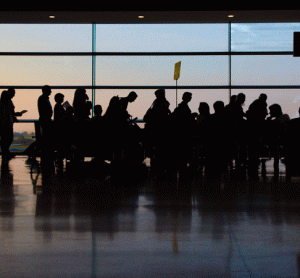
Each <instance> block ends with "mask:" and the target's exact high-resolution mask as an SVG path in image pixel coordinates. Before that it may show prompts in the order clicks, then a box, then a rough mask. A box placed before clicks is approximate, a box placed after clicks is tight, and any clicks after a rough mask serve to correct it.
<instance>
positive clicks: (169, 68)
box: [96, 56, 228, 86]
mask: <svg viewBox="0 0 300 278" xmlns="http://www.w3.org/2000/svg"><path fill="white" fill-rule="evenodd" d="M179 61H181V70H180V77H179V79H178V81H177V82H178V85H228V57H227V56H193V57H191V56H139V57H138V56H125V57H120V56H109V57H97V59H96V85H141V86H143V85H145V86H146V85H149V86H151V85H152V86H166V85H171V86H172V85H173V86H174V85H176V81H175V80H174V67H175V63H177V62H179Z"/></svg>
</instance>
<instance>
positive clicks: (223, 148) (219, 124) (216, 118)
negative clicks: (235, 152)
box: [205, 100, 228, 175]
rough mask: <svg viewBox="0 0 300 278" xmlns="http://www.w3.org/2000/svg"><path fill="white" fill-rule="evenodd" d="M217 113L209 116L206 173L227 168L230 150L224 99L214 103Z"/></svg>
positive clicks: (218, 172) (210, 173)
mask: <svg viewBox="0 0 300 278" xmlns="http://www.w3.org/2000/svg"><path fill="white" fill-rule="evenodd" d="M213 107H214V110H215V113H214V114H212V115H211V116H210V118H209V124H208V125H209V126H208V129H207V153H206V154H207V157H206V171H205V172H206V174H207V175H213V174H220V173H221V171H224V170H225V166H226V162H227V155H228V153H227V151H228V137H227V135H228V132H227V129H226V118H225V106H224V102H223V101H220V100H219V101H216V102H215V103H214V105H213Z"/></svg>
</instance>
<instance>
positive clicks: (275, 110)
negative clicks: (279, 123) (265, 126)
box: [269, 103, 282, 118]
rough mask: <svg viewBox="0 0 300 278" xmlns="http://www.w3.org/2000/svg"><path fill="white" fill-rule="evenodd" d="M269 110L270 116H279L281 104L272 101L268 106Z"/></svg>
mask: <svg viewBox="0 0 300 278" xmlns="http://www.w3.org/2000/svg"><path fill="white" fill-rule="evenodd" d="M269 110H270V116H271V117H275V118H276V117H279V116H281V115H282V109H281V106H280V105H279V104H277V103H274V104H272V105H271V106H270V107H269Z"/></svg>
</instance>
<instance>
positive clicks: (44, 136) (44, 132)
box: [37, 85, 53, 158]
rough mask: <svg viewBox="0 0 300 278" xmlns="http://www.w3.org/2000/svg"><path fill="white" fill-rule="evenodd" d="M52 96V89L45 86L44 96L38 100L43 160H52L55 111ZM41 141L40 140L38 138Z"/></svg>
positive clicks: (43, 89)
mask: <svg viewBox="0 0 300 278" xmlns="http://www.w3.org/2000/svg"><path fill="white" fill-rule="evenodd" d="M50 95H51V87H50V86H48V85H45V86H44V87H43V88H42V95H41V96H40V97H39V98H38V111H39V126H40V136H41V137H40V140H41V145H40V146H41V151H42V157H43V158H51V156H52V150H53V146H52V137H53V127H52V115H53V109H52V105H51V103H50V101H49V96H50ZM37 140H39V138H37Z"/></svg>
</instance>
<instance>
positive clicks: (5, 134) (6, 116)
mask: <svg viewBox="0 0 300 278" xmlns="http://www.w3.org/2000/svg"><path fill="white" fill-rule="evenodd" d="M14 96H15V90H14V89H13V88H9V89H8V90H7V91H3V92H2V94H1V100H0V123H1V127H0V132H1V149H2V157H3V159H4V160H8V159H10V158H11V157H13V155H12V154H10V152H9V148H10V146H11V144H12V142H13V139H14V131H13V125H14V122H16V121H17V118H16V117H17V116H22V115H23V114H24V113H25V112H27V111H26V110H23V111H21V112H15V106H14V104H13V102H12V98H13V97H14Z"/></svg>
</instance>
